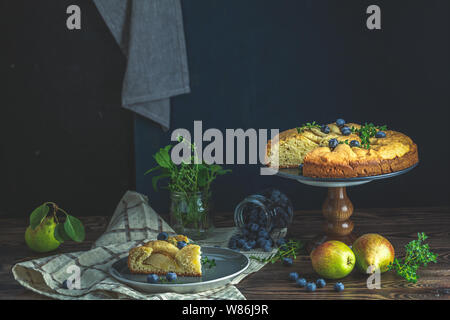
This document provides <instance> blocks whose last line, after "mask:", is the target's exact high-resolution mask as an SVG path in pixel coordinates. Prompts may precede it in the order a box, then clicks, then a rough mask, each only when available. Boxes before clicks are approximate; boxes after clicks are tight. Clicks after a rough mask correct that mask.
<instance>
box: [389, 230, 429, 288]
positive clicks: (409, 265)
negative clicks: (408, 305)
mask: <svg viewBox="0 0 450 320" xmlns="http://www.w3.org/2000/svg"><path fill="white" fill-rule="evenodd" d="M417 237H418V239H417V240H413V241H411V242H410V243H408V244H407V245H406V246H405V249H406V256H405V257H404V258H403V261H400V260H398V259H397V258H395V259H394V262H393V263H391V264H390V265H389V270H394V271H396V272H397V274H398V275H399V276H401V277H403V278H405V279H406V281H408V282H411V283H416V282H417V279H418V275H417V270H418V269H419V267H421V266H424V267H426V266H427V264H428V263H430V262H434V263H436V261H437V255H436V254H435V253H433V252H431V251H430V246H429V245H428V244H426V243H424V242H425V240H426V239H427V238H428V237H427V236H426V235H425V233H423V232H422V233H418V234H417Z"/></svg>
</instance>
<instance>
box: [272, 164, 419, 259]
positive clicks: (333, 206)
mask: <svg viewBox="0 0 450 320" xmlns="http://www.w3.org/2000/svg"><path fill="white" fill-rule="evenodd" d="M417 165H418V163H416V164H415V165H413V166H411V167H409V168H406V169H403V170H400V171H396V172H392V173H387V174H382V175H377V176H371V177H356V178H346V179H340V178H335V179H334V178H311V177H305V176H303V175H301V174H300V172H299V170H298V169H279V170H278V172H277V175H278V176H280V177H283V178H287V179H294V180H297V181H298V182H300V183H303V184H306V185H309V186H314V187H322V188H328V194H327V197H326V198H325V201H324V203H323V205H322V214H323V216H324V218H325V221H324V223H323V231H324V233H323V234H320V235H318V236H316V237H314V238H313V239H312V240H311V241H310V242H308V243H307V245H306V249H307V250H308V252H311V251H312V250H313V249H314V248H315V247H317V246H318V245H320V244H322V243H324V242H325V241H328V240H339V241H342V242H344V243H345V244H347V245H348V246H350V247H351V245H352V244H353V242H354V241H355V240H356V238H357V236H356V234H355V233H354V232H353V228H354V224H353V222H352V221H351V220H350V217H351V215H352V214H353V204H352V202H351V201H350V199H349V198H348V196H347V187H353V186H358V185H361V184H365V183H369V182H371V181H374V180H380V179H386V178H391V177H395V176H398V175H401V174H404V173H407V172H409V171H410V170H412V169H413V168H415V167H416V166H417Z"/></svg>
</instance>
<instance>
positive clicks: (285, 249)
mask: <svg viewBox="0 0 450 320" xmlns="http://www.w3.org/2000/svg"><path fill="white" fill-rule="evenodd" d="M302 248H303V242H301V241H297V240H289V241H288V242H286V243H285V244H283V245H282V246H280V247H279V248H278V250H277V252H276V253H274V254H272V255H270V256H269V257H267V258H260V257H257V256H250V259H253V260H256V261H259V262H262V263H266V262H270V263H275V262H277V261H278V260H282V259H283V258H293V259H296V258H297V255H298V254H299V253H300V250H301V249H302Z"/></svg>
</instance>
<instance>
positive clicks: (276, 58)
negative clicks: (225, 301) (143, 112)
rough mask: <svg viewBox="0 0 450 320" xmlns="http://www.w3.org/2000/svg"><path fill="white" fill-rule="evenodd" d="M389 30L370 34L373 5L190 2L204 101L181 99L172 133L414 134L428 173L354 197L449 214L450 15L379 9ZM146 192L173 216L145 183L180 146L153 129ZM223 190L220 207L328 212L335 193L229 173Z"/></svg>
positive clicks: (190, 34)
mask: <svg viewBox="0 0 450 320" xmlns="http://www.w3.org/2000/svg"><path fill="white" fill-rule="evenodd" d="M376 3H378V4H379V5H380V6H381V9H382V30H381V31H369V30H367V28H366V27H365V19H366V15H365V10H366V8H367V6H368V5H369V4H373V1H370V2H369V1H345V2H338V1H294V0H284V1H269V0H267V1H261V0H248V1H238V0H235V1H233V0H231V1H210V0H205V1H183V10H184V19H185V32H186V38H187V48H188V54H189V67H190V73H191V88H192V93H191V94H189V95H184V96H179V97H176V98H175V99H173V109H172V112H173V113H172V115H173V116H172V128H171V130H173V129H175V128H188V129H190V130H192V127H193V121H194V120H203V127H204V129H205V130H206V129H207V128H212V127H213V128H219V129H221V130H224V129H225V128H244V129H246V128H280V129H281V130H284V129H289V128H292V127H295V126H298V125H299V124H302V123H304V122H307V121H312V120H316V121H318V122H328V121H330V122H331V121H334V119H336V118H337V117H343V118H345V119H347V120H351V121H355V122H364V121H371V122H374V123H377V124H387V125H388V126H389V127H391V128H395V129H398V130H399V131H402V132H405V133H407V134H408V135H410V136H411V137H412V138H413V139H414V140H415V141H416V142H417V144H418V145H419V148H420V158H421V163H420V166H419V167H418V168H417V169H415V170H414V171H413V172H411V173H409V174H407V175H404V176H401V177H397V178H395V179H392V180H385V181H379V182H373V183H370V184H368V185H364V186H360V187H355V188H351V189H350V190H349V194H350V196H351V199H352V200H353V202H354V204H355V205H356V206H357V207H389V206H392V207H400V206H425V205H444V204H447V205H448V204H449V197H448V195H449V192H448V186H447V180H448V177H449V170H448V156H449V152H448V148H447V145H448V142H446V141H447V138H448V137H449V134H448V132H449V131H448V128H447V121H448V119H449V111H448V110H449V94H448V92H449V91H448V90H449V73H448V71H449V46H448V39H449V33H448V18H447V15H446V14H448V4H447V3H446V2H445V1H426V2H425V1H395V2H393V1H377V2H376ZM135 141H136V183H137V190H138V191H140V192H143V193H146V194H148V195H149V197H150V199H151V203H152V204H153V206H154V207H155V208H156V209H157V210H159V211H167V208H168V195H167V193H166V192H164V191H159V192H155V191H153V190H152V187H151V179H150V178H149V177H144V176H143V172H144V171H145V170H146V169H147V168H149V167H151V166H153V165H154V162H153V159H152V157H151V155H152V154H153V153H155V152H156V151H157V150H158V148H159V147H161V146H164V145H166V144H168V143H169V141H170V132H168V133H163V132H162V131H161V130H160V129H159V128H157V127H156V126H154V125H153V124H152V122H151V121H148V120H145V119H143V118H140V117H138V118H137V119H136V122H135ZM229 167H230V168H231V169H233V173H232V174H231V175H229V176H225V177H220V178H219V179H218V180H217V183H216V184H215V189H214V196H215V203H216V207H217V208H219V209H220V210H221V211H224V210H232V209H233V208H234V206H235V205H236V204H237V202H238V201H239V200H241V199H242V198H243V197H244V196H245V195H247V194H249V193H252V192H255V191H258V190H260V189H262V188H265V187H268V186H274V187H278V188H280V189H281V190H282V191H284V192H286V193H287V194H288V195H289V196H290V197H291V199H293V201H294V205H295V208H297V209H309V208H319V207H320V205H321V203H322V200H323V197H324V195H325V190H323V189H317V188H313V187H308V186H304V185H300V184H299V183H296V182H294V181H285V180H283V179H281V178H279V177H267V176H259V167H258V166H257V165H253V166H251V165H247V166H237V165H234V166H229Z"/></svg>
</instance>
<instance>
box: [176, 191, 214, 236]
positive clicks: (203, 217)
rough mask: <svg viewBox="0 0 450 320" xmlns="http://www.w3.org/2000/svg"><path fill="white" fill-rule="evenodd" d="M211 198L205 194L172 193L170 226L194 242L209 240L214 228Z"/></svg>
mask: <svg viewBox="0 0 450 320" xmlns="http://www.w3.org/2000/svg"><path fill="white" fill-rule="evenodd" d="M210 198H211V196H210V194H205V193H204V192H197V193H192V194H186V193H181V192H171V193H170V225H171V226H172V228H173V229H174V230H175V232H177V233H179V234H184V235H186V236H187V237H189V238H191V239H193V240H201V239H205V238H207V237H208V236H209V235H210V234H211V232H212V230H213V228H214V226H213V221H212V220H213V219H212V216H211V215H212V214H211V202H210Z"/></svg>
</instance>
